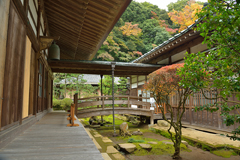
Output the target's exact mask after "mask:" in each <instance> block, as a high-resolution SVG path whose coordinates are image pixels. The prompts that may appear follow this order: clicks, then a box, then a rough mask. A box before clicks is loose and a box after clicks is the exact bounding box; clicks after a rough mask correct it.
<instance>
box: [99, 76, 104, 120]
mask: <svg viewBox="0 0 240 160" xmlns="http://www.w3.org/2000/svg"><path fill="white" fill-rule="evenodd" d="M100 77H101V100H102V109H104V99H103V97H102V96H103V91H102V78H103V75H102V74H101V75H100ZM101 122H102V124H103V115H101Z"/></svg>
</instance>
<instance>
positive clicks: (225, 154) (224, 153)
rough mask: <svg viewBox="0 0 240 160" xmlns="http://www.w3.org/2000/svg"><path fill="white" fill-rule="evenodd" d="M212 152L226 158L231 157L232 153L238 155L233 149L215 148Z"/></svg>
mask: <svg viewBox="0 0 240 160" xmlns="http://www.w3.org/2000/svg"><path fill="white" fill-rule="evenodd" d="M211 153H213V154H215V155H217V156H221V157H224V158H230V157H231V156H232V155H234V156H236V155H237V154H236V153H235V152H234V151H233V150H223V149H221V150H215V151H212V152H211Z"/></svg>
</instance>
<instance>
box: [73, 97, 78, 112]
mask: <svg viewBox="0 0 240 160" xmlns="http://www.w3.org/2000/svg"><path fill="white" fill-rule="evenodd" d="M74 104H75V114H76V116H77V113H78V94H77V93H75V94H74Z"/></svg>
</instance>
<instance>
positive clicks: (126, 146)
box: [118, 143, 137, 153]
mask: <svg viewBox="0 0 240 160" xmlns="http://www.w3.org/2000/svg"><path fill="white" fill-rule="evenodd" d="M118 145H119V147H120V148H121V149H123V150H125V151H127V152H128V153H132V152H134V150H135V149H136V148H137V147H136V146H135V145H134V144H132V143H122V144H118Z"/></svg>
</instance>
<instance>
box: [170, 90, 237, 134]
mask: <svg viewBox="0 0 240 160" xmlns="http://www.w3.org/2000/svg"><path fill="white" fill-rule="evenodd" d="M205 95H207V96H208V97H214V96H215V94H213V93H211V92H206V93H205ZM229 100H233V101H237V98H236V97H235V96H233V97H231V98H229ZM218 101H220V99H218ZM177 102H178V97H177V96H176V95H173V96H171V97H170V104H171V105H172V106H173V110H174V117H176V113H177ZM214 102H215V100H208V99H206V98H205V97H204V96H203V94H202V93H201V92H198V93H195V94H194V95H193V96H190V97H189V98H188V99H187V102H186V110H185V113H184V115H183V117H182V122H183V123H186V124H190V125H196V126H200V127H205V128H211V129H217V130H223V131H232V130H234V129H236V128H237V127H238V126H239V125H240V124H238V123H235V124H234V125H232V126H226V124H225V123H224V121H223V117H222V116H221V115H220V113H221V110H218V111H216V112H210V111H207V110H203V111H195V107H197V106H203V105H207V104H213V103H214ZM228 105H229V106H232V105H234V103H228ZM238 111H240V110H238ZM230 114H238V112H237V110H234V111H231V112H230Z"/></svg>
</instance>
